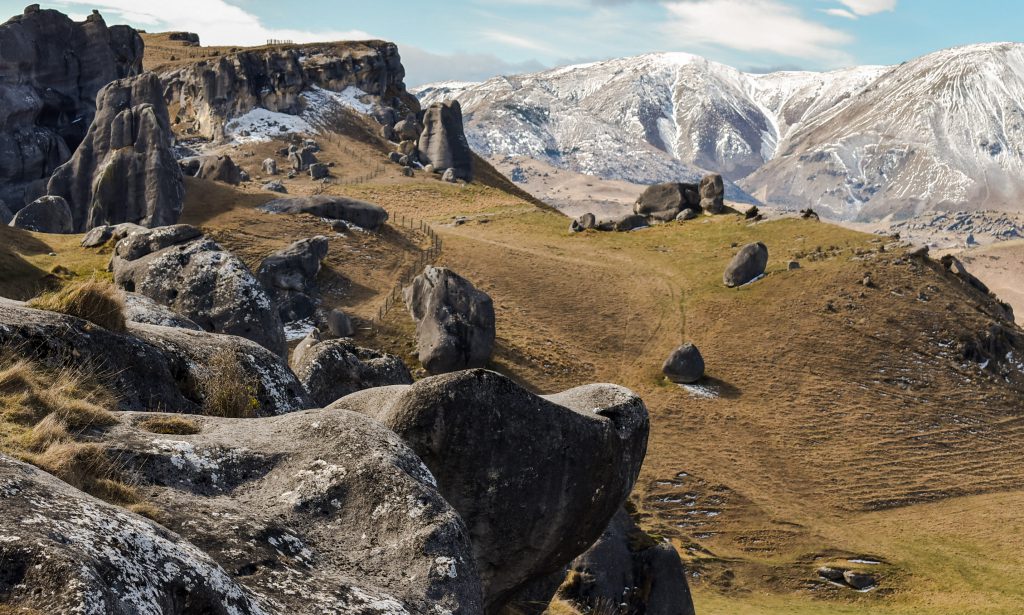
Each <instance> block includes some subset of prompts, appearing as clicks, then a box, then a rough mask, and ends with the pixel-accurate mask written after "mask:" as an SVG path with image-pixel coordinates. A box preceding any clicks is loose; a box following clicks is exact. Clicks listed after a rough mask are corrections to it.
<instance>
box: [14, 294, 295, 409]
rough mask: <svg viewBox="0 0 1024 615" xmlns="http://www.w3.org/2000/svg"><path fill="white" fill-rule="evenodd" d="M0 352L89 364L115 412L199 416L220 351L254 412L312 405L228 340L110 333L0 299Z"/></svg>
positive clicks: (254, 352)
mask: <svg viewBox="0 0 1024 615" xmlns="http://www.w3.org/2000/svg"><path fill="white" fill-rule="evenodd" d="M129 297H130V296H129ZM127 302H128V303H129V305H131V302H132V299H131V298H128V299H127ZM128 311H129V313H131V312H132V311H133V308H129V310H128ZM0 347H3V348H7V349H9V351H8V354H9V355H11V356H12V357H17V358H25V359H30V360H33V361H38V362H40V363H42V364H44V365H47V366H50V367H53V368H62V367H80V366H83V365H85V366H94V367H95V368H96V369H98V370H100V371H101V372H102V373H103V374H105V379H104V382H105V383H106V384H107V385H108V386H109V387H110V388H111V389H112V390H113V391H114V392H115V393H116V394H117V400H118V405H119V408H120V409H122V410H155V409H160V410H162V411H166V412H186V413H195V412H199V411H200V410H201V409H202V407H203V405H204V403H205V402H206V393H207V391H206V389H204V387H203V386H202V382H203V380H205V379H207V378H208V376H209V375H210V373H211V366H212V365H213V363H214V362H213V358H214V356H215V355H217V354H218V353H223V352H230V353H232V354H233V355H234V356H235V358H236V359H237V361H238V366H239V369H240V371H241V373H242V374H244V375H245V377H246V378H249V379H250V380H251V381H252V384H253V391H252V394H253V397H254V399H255V400H256V401H257V402H258V408H257V409H256V413H257V414H280V413H283V412H291V411H294V410H298V409H301V408H309V407H310V406H312V403H311V402H310V401H309V399H308V396H307V395H306V392H305V391H304V390H303V388H302V385H301V384H300V383H299V381H298V380H297V379H296V377H295V375H294V374H293V373H292V372H291V371H290V370H289V369H288V366H287V365H286V364H285V362H284V360H283V359H281V357H279V356H277V355H275V354H274V353H272V352H270V351H268V350H266V349H265V348H263V347H261V346H259V345H258V344H255V343H253V342H250V341H248V340H245V339H242V338H239V337H234V336H230V335H217V334H213V333H207V332H204V331H196V330H193V329H191V328H172V327H166V326H156V325H153V324H143V323H137V322H134V321H130V322H129V323H128V332H127V333H114V332H111V331H107V330H106V329H103V328H102V327H98V326H96V325H93V324H91V323H88V322H86V321H84V320H82V319H80V318H75V317H74V316H67V315H65V314H58V313H56V312H48V311H44V310H37V309H33V308H30V307H27V306H26V305H24V304H22V303H19V302H16V301H11V300H9V299H0ZM69 361H70V362H71V363H69Z"/></svg>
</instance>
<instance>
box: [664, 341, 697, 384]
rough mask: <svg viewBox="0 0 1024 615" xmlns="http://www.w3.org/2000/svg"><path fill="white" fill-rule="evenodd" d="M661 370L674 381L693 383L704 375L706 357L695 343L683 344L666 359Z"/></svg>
mask: <svg viewBox="0 0 1024 615" xmlns="http://www.w3.org/2000/svg"><path fill="white" fill-rule="evenodd" d="M661 371H662V373H664V374H665V375H666V376H668V379H669V380H671V381H672V382H676V383H679V384H691V383H694V382H697V381H698V380H700V379H701V378H703V377H704V357H703V356H702V355H701V354H700V350H697V347H696V346H694V345H693V344H683V345H682V346H680V347H679V348H676V349H675V350H673V351H672V354H670V355H669V356H668V358H667V359H665V363H664V364H663V365H662V366H661Z"/></svg>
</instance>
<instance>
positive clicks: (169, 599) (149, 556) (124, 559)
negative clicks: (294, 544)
mask: <svg viewBox="0 0 1024 615" xmlns="http://www.w3.org/2000/svg"><path fill="white" fill-rule="evenodd" d="M0 485H2V488H0V511H2V512H3V514H0V535H3V536H4V540H3V541H0V561H2V562H4V565H3V574H0V595H2V596H3V603H4V604H5V605H6V606H7V607H10V608H11V609H12V611H11V612H22V611H23V610H24V612H31V613H42V612H47V613H109V614H110V615H131V614H135V613H167V612H179V613H225V614H226V613H235V614H237V615H264V614H267V613H270V612H272V611H271V610H269V609H265V608H264V603H263V600H261V599H260V597H259V596H257V595H256V594H254V593H253V592H252V591H251V590H248V589H246V588H245V587H243V586H242V585H241V584H239V582H238V581H237V580H236V579H235V578H234V576H233V575H232V574H231V573H229V572H228V571H226V570H224V568H223V567H222V566H220V565H218V564H217V562H215V561H214V560H213V559H212V558H211V557H210V556H209V555H207V554H206V553H204V552H203V551H202V550H200V549H199V548H197V547H196V546H195V545H193V544H192V543H190V542H188V541H187V540H185V539H184V538H182V537H181V536H180V535H179V534H176V533H174V532H172V531H170V530H168V529H166V528H165V527H163V526H161V525H159V524H157V523H154V522H152V521H150V520H148V519H144V518H142V517H140V516H138V515H135V514H132V513H130V512H128V511H127V510H125V509H123V508H120V507H117V506H113V505H111V504H107V503H106V502H102V501H100V500H97V499H95V498H93V497H91V496H88V495H86V494H85V493H83V492H81V491H79V490H77V489H75V488H74V487H72V486H71V485H69V484H67V483H65V482H64V481H61V480H59V479H57V478H55V477H53V476H51V475H49V474H47V473H45V472H43V471H42V470H40V469H38V468H35V467H33V466H30V465H28V464H25V463H22V462H20V461H16V460H14V459H12V458H10V457H7V456H5V455H0ZM28 519H45V521H46V522H45V523H24V521H25V520H28Z"/></svg>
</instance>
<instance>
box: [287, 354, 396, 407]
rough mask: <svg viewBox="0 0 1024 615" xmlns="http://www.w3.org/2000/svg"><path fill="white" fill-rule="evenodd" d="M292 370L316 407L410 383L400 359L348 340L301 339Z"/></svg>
mask: <svg viewBox="0 0 1024 615" xmlns="http://www.w3.org/2000/svg"><path fill="white" fill-rule="evenodd" d="M296 350H297V352H296V353H295V355H294V357H293V359H292V369H293V370H295V375H296V376H298V378H299V381H300V382H301V383H302V385H303V386H304V387H305V388H306V391H307V392H309V395H310V397H312V399H313V401H314V403H315V404H317V405H320V406H327V405H330V404H331V403H333V402H335V401H337V400H339V399H341V398H342V397H345V396H346V395H350V394H352V393H355V392H356V391H362V390H363V389H370V388H374V387H383V386H391V385H395V384H412V375H411V374H410V373H409V368H408V367H406V366H405V363H402V360H401V359H399V358H398V357H396V356H394V355H389V354H385V353H383V352H379V351H376V350H370V349H368V348H360V347H358V346H356V345H355V344H353V343H352V342H350V341H348V340H341V339H337V340H319V339H316V338H314V339H308V338H307V340H304V342H303V346H302V348H301V350H299V349H296Z"/></svg>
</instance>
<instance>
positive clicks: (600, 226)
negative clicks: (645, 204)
mask: <svg viewBox="0 0 1024 615" xmlns="http://www.w3.org/2000/svg"><path fill="white" fill-rule="evenodd" d="M650 225H651V223H650V221H649V220H648V219H647V216H642V215H640V214H627V215H625V216H619V217H616V218H610V219H605V220H599V221H598V222H597V225H596V226H595V227H594V228H596V229H597V230H599V231H618V232H620V233H623V232H626V231H635V230H636V229H638V228H646V227H648V226H650Z"/></svg>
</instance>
